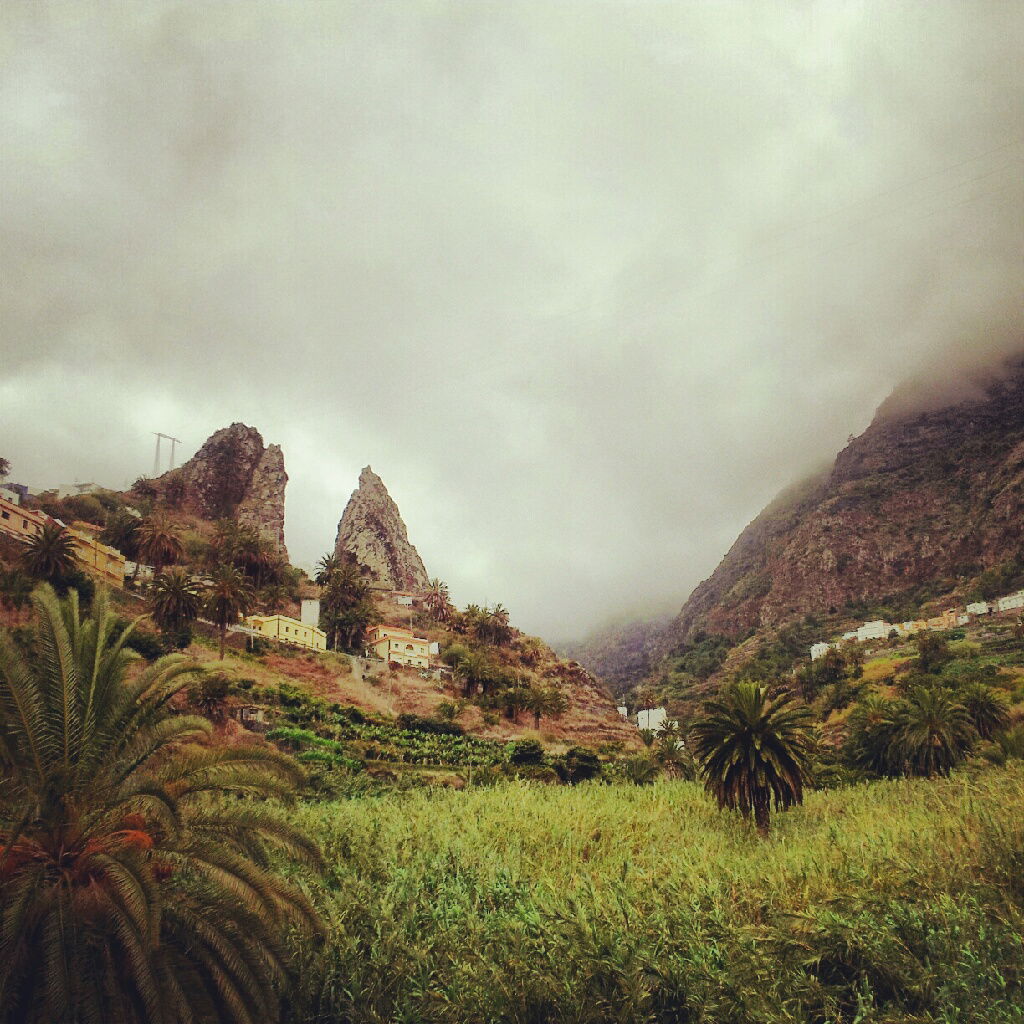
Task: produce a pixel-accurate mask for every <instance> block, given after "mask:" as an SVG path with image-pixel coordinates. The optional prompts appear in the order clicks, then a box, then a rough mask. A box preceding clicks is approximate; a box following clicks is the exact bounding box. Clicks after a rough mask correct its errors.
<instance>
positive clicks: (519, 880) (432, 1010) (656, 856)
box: [296, 767, 1024, 1024]
mask: <svg viewBox="0 0 1024 1024" xmlns="http://www.w3.org/2000/svg"><path fill="white" fill-rule="evenodd" d="M1021 807H1024V771H1022V770H1021V769H1020V767H1018V768H1016V769H1015V770H996V769H993V770H989V771H986V772H984V773H982V774H978V775H973V774H967V773H963V774H960V775H958V776H956V777H954V778H952V779H949V780H942V781H931V782H929V781H897V782H882V783H873V784H870V785H862V786H858V787H854V788H851V789H846V790H843V791H838V792H833V793H815V794H811V795H810V796H809V798H808V800H807V803H806V805H805V806H804V807H802V808H800V809H797V810H795V811H793V812H790V813H788V814H786V815H780V816H778V817H777V819H776V826H775V827H776V832H775V836H774V838H773V839H772V840H771V841H769V842H767V843H762V842H760V841H758V839H757V838H756V836H755V835H753V834H752V831H751V829H750V828H748V827H746V826H744V825H743V823H742V822H741V821H740V820H739V819H738V818H737V817H735V816H733V815H728V814H722V813H719V812H717V811H716V810H715V808H714V806H713V805H712V803H711V802H710V801H709V800H708V799H707V798H706V797H705V796H704V794H703V793H702V791H701V790H700V788H699V787H698V786H696V785H695V784H691V783H679V782H675V783H661V784H658V785H655V786H653V787H650V788H647V789H637V788H634V787H621V786H596V785H594V786H584V787H581V788H578V789H557V788H543V787H535V786H527V785H523V784H509V785H503V786H501V787H499V788H496V789H490V790H486V789H485V790H479V789H478V790H471V791H467V792H465V793H460V794H450V793H437V792H430V793H423V792H414V793H410V794H395V795H390V796H386V797H383V798H374V799H367V800H351V801H345V802H339V803H332V804H324V805H313V806H307V807H303V808H301V809H299V810H297V812H296V814H297V816H298V819H299V821H300V823H301V824H303V825H304V826H305V827H307V828H308V829H309V831H310V832H311V833H315V834H317V835H319V836H321V837H322V841H323V843H324V848H325V851H326V853H327V857H328V859H329V861H330V863H331V865H332V877H331V890H330V893H329V895H326V896H325V897H324V900H325V903H326V905H327V908H328V911H327V912H328V916H329V919H330V927H331V934H330V937H329V940H328V942H327V943H326V944H325V945H324V947H322V949H321V950H319V951H318V952H317V953H311V954H310V956H311V961H317V963H316V964H315V965H314V963H313V962H310V963H309V964H308V965H307V968H306V970H305V971H304V975H305V977H306V979H307V984H308V985H309V986H310V987H311V988H316V987H317V986H318V985H319V982H316V981H314V979H316V978H318V977H322V973H321V972H323V971H324V970H326V973H327V981H326V990H325V992H324V994H323V995H322V998H321V1001H320V1003H319V1005H318V1006H317V1007H315V1008H314V1007H312V1006H306V1007H305V1008H304V1009H303V1011H302V1013H303V1014H305V1015H306V1016H304V1017H303V1016H301V1015H300V1016H299V1017H297V1018H296V1019H317V1020H346V1021H353V1022H356V1021H367V1022H369V1021H418V1022H430V1021H447V1022H452V1024H455V1022H459V1024H472V1022H477V1021H479V1022H481V1024H482V1022H485V1021H488V1022H492V1021H494V1022H496V1021H522V1022H527V1021H533V1022H538V1024H539V1022H542V1021H544V1022H547V1021H551V1022H556V1021H566V1022H569V1021H572V1022H579V1024H582V1022H590V1021H593V1022H598V1021H602V1022H603V1021H619V1022H630V1024H633V1022H636V1024H641V1022H644V1021H665V1022H668V1021H673V1022H680V1021H812V1020H814V1021H853V1020H855V1019H856V1020H861V1021H883V1020H885V1021H911V1020H914V1021H948V1022H953V1021H962V1022H967V1021H986V1022H1010V1021H1021V1020H1024V1010H1022V1009H1021V1007H1024V988H1022V985H1024V955H1022V954H1024V947H1022V944H1021V935H1022V934H1024V882H1022V880H1021V879H1022V875H1021V872H1022V868H1024V825H1022V822H1021V817H1020V809H1021ZM1014 858H1016V859H1014ZM316 1011H319V1012H321V1013H323V1014H324V1015H323V1016H314V1014H315V1012H316ZM858 1012H859V1013H860V1015H859V1016H858Z"/></svg>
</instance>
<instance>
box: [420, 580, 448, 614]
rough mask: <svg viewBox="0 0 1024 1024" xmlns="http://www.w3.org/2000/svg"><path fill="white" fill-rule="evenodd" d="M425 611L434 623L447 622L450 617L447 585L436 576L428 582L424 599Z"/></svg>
mask: <svg viewBox="0 0 1024 1024" xmlns="http://www.w3.org/2000/svg"><path fill="white" fill-rule="evenodd" d="M426 604H427V610H428V611H429V612H430V614H431V615H432V616H433V618H434V621H435V622H447V621H448V620H449V619H450V618H451V617H452V603H451V599H450V596H449V594H448V584H447V583H445V582H444V580H441V579H438V578H437V577H436V576H435V577H434V578H433V579H432V580H431V581H430V587H429V588H428V590H427V597H426Z"/></svg>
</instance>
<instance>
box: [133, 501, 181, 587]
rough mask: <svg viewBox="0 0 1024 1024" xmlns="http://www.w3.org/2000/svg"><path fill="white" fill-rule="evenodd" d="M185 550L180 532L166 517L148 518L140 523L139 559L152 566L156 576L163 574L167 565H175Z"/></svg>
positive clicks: (153, 516) (155, 516)
mask: <svg viewBox="0 0 1024 1024" xmlns="http://www.w3.org/2000/svg"><path fill="white" fill-rule="evenodd" d="M183 550H184V548H183V547H182V543H181V538H180V537H179V536H178V531H177V530H176V529H175V527H174V526H173V525H172V524H171V521H170V520H169V519H167V518H166V517H165V516H162V515H151V516H147V517H146V518H145V519H143V520H142V522H141V523H139V530H138V553H139V558H140V559H141V560H142V561H144V562H146V563H147V564H149V565H152V566H153V570H154V573H155V574H156V575H159V574H160V573H161V572H163V569H164V566H165V565H174V563H175V562H177V561H178V559H179V558H181V556H182V552H183Z"/></svg>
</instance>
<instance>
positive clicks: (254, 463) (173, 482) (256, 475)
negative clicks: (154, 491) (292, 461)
mask: <svg viewBox="0 0 1024 1024" xmlns="http://www.w3.org/2000/svg"><path fill="white" fill-rule="evenodd" d="M154 483H155V485H156V487H157V488H158V489H159V490H161V491H163V492H164V493H165V494H166V493H170V492H176V498H177V501H178V503H180V504H181V505H183V506H184V507H185V508H188V509H189V510H190V511H192V512H194V513H195V514H196V515H199V516H202V517H203V518H204V519H223V518H231V517H233V518H236V519H237V520H238V522H240V523H244V524H246V525H249V526H253V527H255V528H256V529H257V530H258V531H259V532H260V533H262V534H263V535H264V536H265V537H267V538H268V540H270V541H271V542H272V543H273V544H274V546H275V547H276V548H277V550H278V551H279V552H280V553H281V554H282V555H284V556H285V558H287V557H288V552H287V549H286V548H285V544H284V490H285V485H286V484H287V483H288V474H287V473H286V472H285V471H284V456H283V454H282V453H281V449H280V447H278V446H277V445H270V447H268V448H265V447H264V445H263V437H262V435H261V434H260V432H259V431H258V430H257V429H256V428H255V427H247V426H246V425H245V424H244V423H232V424H231V426H230V427H224V428H223V429H221V430H218V431H217V432H216V433H214V434H211V435H210V437H208V438H207V439H206V442H205V444H203V446H202V448H200V449H199V451H198V452H196V454H195V455H194V456H193V457H192V458H191V459H189V460H188V462H186V463H184V465H182V466H180V467H178V468H177V469H173V470H171V471H170V472H169V473H165V474H164V475H163V476H161V477H159V478H158V479H157V480H156V481H154Z"/></svg>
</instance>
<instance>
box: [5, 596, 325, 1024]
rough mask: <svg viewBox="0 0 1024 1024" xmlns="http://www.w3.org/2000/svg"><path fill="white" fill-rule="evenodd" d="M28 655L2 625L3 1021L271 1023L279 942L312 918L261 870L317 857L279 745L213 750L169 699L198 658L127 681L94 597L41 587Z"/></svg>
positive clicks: (289, 888)
mask: <svg viewBox="0 0 1024 1024" xmlns="http://www.w3.org/2000/svg"><path fill="white" fill-rule="evenodd" d="M33 603H34V605H35V609H36V612H37V615H38V640H37V646H36V650H35V653H34V655H32V656H29V657H26V656H24V655H22V654H21V653H20V652H19V650H18V648H17V646H16V645H15V644H14V642H13V641H12V639H11V637H10V636H9V635H8V634H7V633H6V632H4V633H0V765H2V776H0V777H2V780H3V785H2V786H0V1020H2V1021H3V1022H4V1024H14V1022H19V1024H50V1022H61V1024H71V1022H79V1021H82V1022H84V1021H117V1022H118V1024H149V1022H154V1024H180V1022H184V1021H199V1020H202V1021H209V1022H211V1024H212V1022H214V1021H216V1022H223V1024H228V1022H231V1024H234V1022H239V1024H241V1022H243V1021H244V1022H251V1021H254V1020H260V1021H276V1020H278V1017H279V1002H280V998H279V993H278V990H279V988H280V986H281V984H282V983H283V982H284V981H285V980H286V979H287V976H286V971H285V968H284V962H285V961H284V956H285V950H284V949H283V941H282V936H283V935H284V934H285V933H286V931H287V929H288V928H289V927H290V926H291V925H292V924H293V923H302V924H304V925H314V926H315V923H316V922H315V917H314V913H313V911H312V909H311V907H310V905H309V903H308V901H307V900H306V899H305V898H304V897H303V895H302V894H301V892H300V891H299V890H298V889H297V888H296V887H295V886H293V885H292V884H290V883H288V882H286V881H285V880H284V879H283V878H281V877H279V876H278V875H276V874H275V873H274V872H273V871H272V870H270V869H269V868H268V857H269V854H270V851H271V850H272V849H274V848H276V849H277V850H279V851H280V852H282V853H283V854H285V855H287V856H290V857H293V858H298V859H300V860H303V861H306V862H307V863H315V862H316V861H317V856H318V855H317V851H316V848H315V846H314V844H313V843H312V842H311V841H310V840H309V839H308V838H307V837H306V836H304V835H302V834H300V833H299V832H297V831H296V830H294V829H292V828H291V827H290V826H289V825H288V824H287V822H286V820H285V819H284V818H283V817H282V815H281V814H280V812H279V811H278V810H277V809H276V806H275V805H274V804H273V803H271V802H269V801H271V800H272V799H273V798H274V797H277V796H281V795H285V794H287V793H288V792H290V791H291V790H292V789H293V788H294V786H295V784H296V783H297V782H298V781H299V779H300V778H301V770H300V769H299V767H298V766H297V765H296V764H295V763H294V762H293V761H292V760H291V759H289V758H288V757H286V756H285V755H283V754H281V753H280V752H278V751H276V750H274V749H273V748H270V747H265V746H260V747H251V746H246V747H237V746H232V747H226V746H220V747H202V746H198V745H196V742H195V741H197V740H202V739H203V738H205V737H206V736H207V735H208V734H209V733H210V729H211V727H210V725H209V723H208V722H206V721H205V720H204V719H201V718H196V717H192V716H188V715H178V714H173V713H172V712H171V710H170V707H169V701H170V700H171V698H173V697H174V696H175V695H176V694H177V693H179V692H180V691H181V690H182V688H183V687H184V686H185V685H187V683H188V681H189V680H190V679H191V678H194V677H195V675H196V674H197V672H199V671H201V670H200V668H199V666H197V665H195V664H193V663H190V662H188V661H187V660H186V659H184V658H183V657H182V656H181V655H170V656H168V657H165V658H162V659H160V660H159V661H158V662H156V663H154V664H153V665H151V666H148V667H147V668H146V669H145V670H144V671H142V672H140V673H137V674H133V675H131V676H130V677H129V675H128V673H127V671H126V670H127V669H128V667H129V665H130V663H131V662H132V660H133V659H134V655H133V654H132V653H131V652H130V651H129V650H128V648H127V647H126V646H125V641H126V640H127V638H128V634H129V633H130V631H131V627H128V628H127V629H125V630H124V631H123V632H121V633H120V635H117V634H115V618H114V616H113V614H112V613H111V611H110V608H109V605H108V603H107V598H106V594H105V593H104V592H101V593H100V594H98V595H97V597H96V599H95V601H94V603H93V617H91V618H87V619H85V620H83V619H82V618H81V616H80V611H79V604H78V595H77V593H75V592H74V591H72V592H71V594H70V595H69V596H68V597H67V598H66V599H64V600H63V601H61V600H58V599H57V597H56V595H55V594H54V592H53V590H52V589H51V588H50V587H48V586H45V585H44V586H42V587H40V588H38V589H37V591H36V592H35V593H34V595H33Z"/></svg>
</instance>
